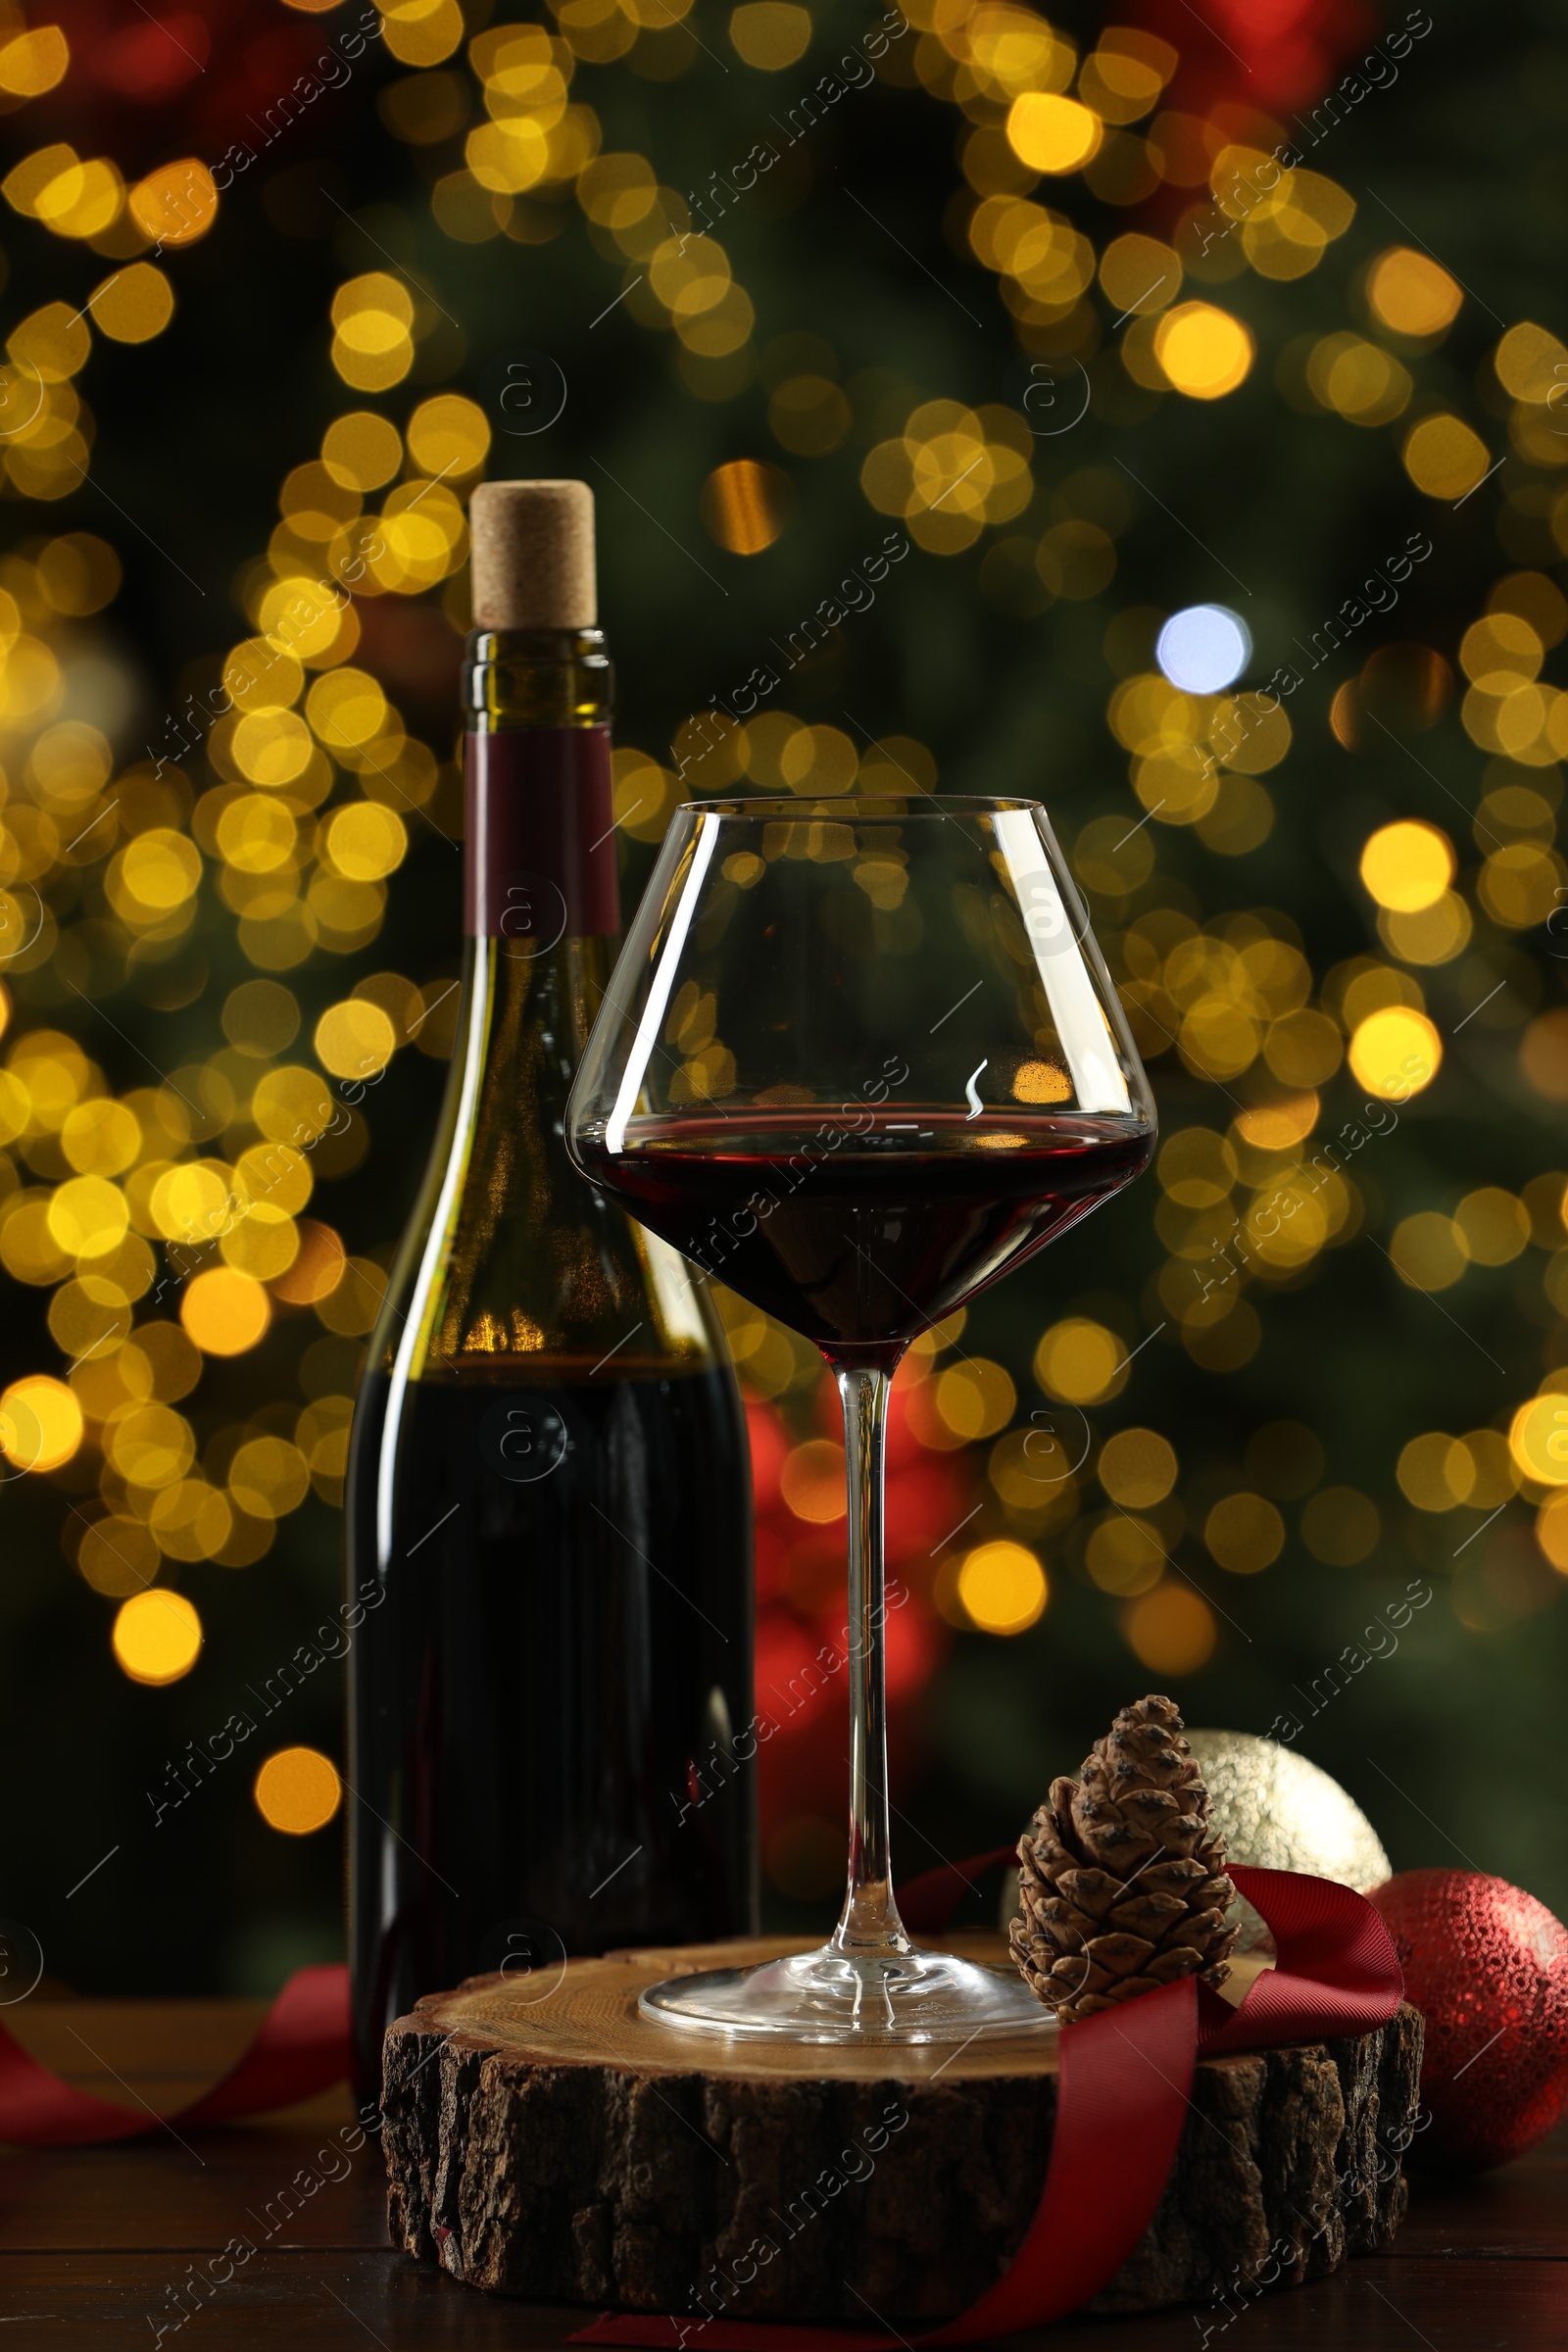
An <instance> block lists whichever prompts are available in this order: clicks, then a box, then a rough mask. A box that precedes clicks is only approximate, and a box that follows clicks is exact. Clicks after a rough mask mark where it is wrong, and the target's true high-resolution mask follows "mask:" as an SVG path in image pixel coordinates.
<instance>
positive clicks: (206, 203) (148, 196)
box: [128, 156, 218, 245]
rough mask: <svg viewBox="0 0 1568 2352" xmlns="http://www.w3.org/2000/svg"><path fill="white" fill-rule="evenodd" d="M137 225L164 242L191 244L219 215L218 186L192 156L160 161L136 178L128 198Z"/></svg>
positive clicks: (144, 233)
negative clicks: (157, 165) (163, 162)
mask: <svg viewBox="0 0 1568 2352" xmlns="http://www.w3.org/2000/svg"><path fill="white" fill-rule="evenodd" d="M128 202H129V206H130V214H131V218H132V220H133V221H135V223H136V226H137V227H138V228H139V229H140V230H141V232H142V234H143V235H144V236H146V237H150V238H152V239H154V240H155V241H156V242H158V243H160V244H164V245H193V244H194V243H195V242H196V239H197V238H198V237H204V236H205V235H206V234H207V231H208V230H209V229H210V228H211V227H212V225H213V222H214V221H216V220H217V218H218V187H217V183H216V182H215V180H214V178H213V175H212V173H211V172H209V171H208V169H207V166H206V165H205V164H204V163H201V162H199V161H198V160H197V158H196V157H194V156H186V157H184V158H183V159H182V160H181V161H180V162H178V163H172V164H160V165H159V167H158V169H157V171H155V172H148V174H147V176H146V178H145V179H142V180H138V181H137V183H136V185H135V187H133V188H132V189H131V191H130V196H129V199H128Z"/></svg>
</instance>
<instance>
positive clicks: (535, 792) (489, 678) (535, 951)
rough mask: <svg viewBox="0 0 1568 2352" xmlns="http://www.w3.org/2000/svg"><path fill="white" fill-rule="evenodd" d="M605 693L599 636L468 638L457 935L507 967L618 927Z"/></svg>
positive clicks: (487, 632) (546, 632) (490, 632)
mask: <svg viewBox="0 0 1568 2352" xmlns="http://www.w3.org/2000/svg"><path fill="white" fill-rule="evenodd" d="M612 687H613V678H612V672H611V667H610V659H609V655H608V654H607V652H606V650H605V641H604V636H603V632H602V631H600V630H598V629H476V630H474V631H473V633H472V634H471V635H470V637H469V639H468V644H467V659H466V662H465V665H464V673H463V700H464V707H465V711H466V717H467V722H468V723H467V733H466V737H465V741H464V768H465V792H466V816H467V822H466V859H465V863H466V891H465V929H466V932H467V934H468V936H469V938H470V939H477V940H486V939H488V940H496V941H499V942H501V943H503V945H504V946H505V947H506V948H507V950H508V951H509V954H510V956H511V959H512V960H513V961H514V962H516V961H519V960H520V961H524V962H529V963H532V962H537V961H539V960H540V959H541V958H549V957H551V956H554V954H555V952H556V951H557V949H559V948H560V947H562V946H563V945H564V943H565V942H567V941H570V940H578V941H583V940H590V939H601V940H603V939H608V938H610V937H612V936H613V934H614V933H615V932H616V931H617V930H618V929H619V927H620V909H619V893H618V887H617V879H616V860H615V819H614V804H613V788H612V777H611V765H610V703H611V693H612ZM498 976H499V977H502V978H504V977H505V974H500V975H498Z"/></svg>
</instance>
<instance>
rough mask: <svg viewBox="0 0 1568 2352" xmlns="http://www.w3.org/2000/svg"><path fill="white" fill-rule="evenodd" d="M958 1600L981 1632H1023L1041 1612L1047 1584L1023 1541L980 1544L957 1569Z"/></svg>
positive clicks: (1037, 1620)
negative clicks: (1021, 1542)
mask: <svg viewBox="0 0 1568 2352" xmlns="http://www.w3.org/2000/svg"><path fill="white" fill-rule="evenodd" d="M957 1592H958V1599H959V1601H960V1603H961V1604H962V1607H963V1610H964V1614H965V1615H966V1616H967V1617H968V1619H969V1622H970V1624H971V1625H973V1626H975V1627H977V1628H978V1630H979V1631H980V1632H981V1633H983V1634H1022V1633H1026V1632H1027V1631H1028V1629H1029V1627H1030V1626H1032V1625H1035V1624H1037V1623H1038V1622H1039V1620H1040V1618H1041V1617H1043V1616H1044V1614H1045V1609H1046V1602H1047V1600H1048V1598H1049V1597H1050V1588H1049V1586H1048V1584H1047V1581H1046V1572H1045V1570H1044V1569H1043V1568H1042V1567H1041V1565H1040V1562H1039V1560H1038V1559H1037V1558H1036V1557H1035V1555H1034V1553H1033V1552H1032V1551H1031V1550H1030V1549H1029V1548H1028V1546H1027V1545H1026V1544H1015V1543H1012V1542H1011V1541H1010V1540H1008V1539H1005V1538H1004V1539H1003V1540H1001V1541H999V1542H997V1543H994V1544H976V1546H975V1548H974V1549H973V1550H972V1551H969V1552H966V1553H965V1554H964V1557H963V1562H962V1565H961V1566H960V1567H959V1570H958V1584H957Z"/></svg>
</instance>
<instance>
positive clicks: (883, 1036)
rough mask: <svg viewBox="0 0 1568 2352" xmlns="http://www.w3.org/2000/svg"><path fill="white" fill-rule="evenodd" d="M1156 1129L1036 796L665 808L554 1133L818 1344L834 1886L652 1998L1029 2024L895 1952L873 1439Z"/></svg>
mask: <svg viewBox="0 0 1568 2352" xmlns="http://www.w3.org/2000/svg"><path fill="white" fill-rule="evenodd" d="M1154 1133H1155V1126H1154V1109H1153V1102H1152V1096H1151V1094H1150V1090H1149V1083H1148V1080H1147V1079H1146V1077H1145V1075H1144V1071H1143V1068H1142V1065H1141V1064H1140V1062H1139V1059H1138V1055H1137V1052H1136V1050H1135V1048H1134V1046H1133V1042H1132V1039H1131V1037H1130V1035H1129V1033H1128V1029H1127V1024H1126V1021H1125V1020H1124V1018H1123V1016H1122V1011H1121V1006H1120V1005H1119V1003H1118V1001H1117V997H1116V992H1115V989H1114V987H1113V986H1112V984H1111V981H1110V978H1109V975H1108V974H1107V972H1106V970H1105V967H1104V963H1103V960H1102V957H1101V955H1100V951H1099V949H1098V948H1097V947H1096V945H1095V942H1094V940H1093V938H1092V937H1091V936H1090V932H1089V924H1088V917H1087V915H1086V914H1085V913H1084V911H1083V908H1082V907H1081V905H1080V902H1079V900H1078V897H1077V894H1076V892H1075V891H1074V889H1073V886H1072V882H1071V880H1070V878H1069V876H1068V873H1067V869H1066V865H1065V862H1064V860H1063V858H1062V856H1061V853H1060V851H1059V849H1058V848H1057V846H1056V843H1055V840H1054V836H1053V834H1052V831H1051V826H1050V823H1049V821H1048V819H1047V816H1046V812H1045V810H1044V809H1042V808H1041V807H1040V806H1039V805H1038V804H1037V803H1034V802H1031V801H1026V800H989V799H988V800H958V799H937V798H935V797H927V796H924V795H920V794H910V795H908V796H907V797H903V798H891V797H889V798H884V797H877V798H868V799H861V798H836V799H831V800H802V799H796V800H760V799H736V800H720V801H697V802H692V803H690V804H688V805H687V806H686V807H684V808H682V809H678V810H677V811H676V814H675V817H674V820H673V822H672V824H671V826H670V829H669V831H668V833H667V834H666V835H665V838H664V844H663V849H662V854H661V856H660V858H659V862H658V864H657V866H656V867H655V870H654V874H653V877H652V879H651V881H650V883H649V885H648V889H647V891H646V893H645V894H644V897H643V901H642V904H641V906H640V907H639V909H638V912H637V916H636V919H635V921H634V922H633V924H632V927H631V931H630V933H629V935H628V937H627V940H626V945H625V948H624V950H623V952H622V955H621V956H620V960H619V962H618V963H617V965H616V967H615V971H614V975H613V979H612V981H611V985H610V989H609V991H608V993H607V995H606V998H605V1001H604V1005H603V1006H602V1008H601V1011H600V1014H599V1018H598V1020H597V1022H596V1024H595V1027H594V1030H593V1034H592V1036H591V1038H590V1039H589V1042H588V1050H587V1052H586V1054H584V1056H583V1059H582V1063H581V1066H580V1068H579V1071H578V1075H577V1081H576V1084H575V1086H574V1087H573V1089H572V1094H571V1100H570V1102H569V1103H568V1105H567V1114H566V1137H567V1148H568V1150H569V1151H570V1152H571V1155H572V1157H573V1159H574V1160H575V1162H576V1164H577V1165H578V1167H579V1168H580V1169H581V1170H582V1172H583V1174H584V1175H585V1176H586V1177H587V1178H588V1179H589V1181H590V1182H591V1183H593V1184H595V1185H598V1186H601V1187H602V1188H603V1189H604V1190H605V1191H606V1192H607V1193H610V1194H611V1195H613V1197H614V1198H615V1199H616V1200H618V1201H620V1202H621V1204H622V1205H623V1206H624V1207H625V1208H627V1209H628V1210H629V1211H630V1212H631V1214H632V1215H633V1216H635V1217H637V1218H639V1219H641V1221H642V1222H643V1223H644V1224H645V1225H648V1226H651V1227H652V1228H653V1230H654V1232H655V1233H657V1234H661V1235H662V1236H663V1238H664V1239H665V1240H666V1241H668V1242H670V1243H672V1244H673V1245H674V1247H675V1248H676V1249H677V1250H683V1251H684V1252H685V1254H686V1256H687V1257H688V1258H690V1259H691V1260H692V1261H693V1262H694V1263H695V1264H696V1265H698V1266H700V1267H702V1268H703V1269H704V1270H705V1272H707V1273H708V1274H711V1275H712V1276H714V1277H715V1278H716V1279H718V1280H719V1281H722V1282H724V1283H727V1284H729V1285H730V1286H731V1287H732V1288H733V1289H734V1290H736V1291H738V1292H739V1293H740V1295H741V1296H742V1298H744V1299H750V1300H751V1301H752V1302H753V1303H754V1304H755V1305H757V1306H760V1307H763V1308H765V1309H766V1311H767V1312H768V1313H769V1314H771V1315H775V1316H777V1317H778V1318H779V1320H780V1321H782V1322H784V1323H786V1324H788V1325H789V1326H790V1327H791V1329H793V1330H795V1331H798V1332H802V1333H804V1334H805V1335H806V1337H807V1338H809V1339H810V1340H812V1341H814V1342H815V1344H816V1346H817V1347H818V1348H820V1349H821V1350H822V1353H823V1354H824V1356H825V1357H826V1358H827V1361H828V1363H829V1365H830V1366H831V1368H832V1371H833V1374H834V1377H835V1379H836V1381H837V1383H838V1389H839V1396H840V1399H841V1402H842V1405H843V1411H844V1435H845V1451H846V1457H847V1464H848V1479H849V1541H848V1551H849V1586H850V1610H849V1684H850V1779H851V1793H850V1845H849V1884H848V1890H847V1893H846V1896H845V1902H844V1909H843V1913H842V1916H841V1917H840V1920H839V1924H838V1926H837V1928H836V1929H835V1930H834V1932H833V1935H832V1936H831V1938H830V1939H829V1941H828V1942H827V1943H825V1944H824V1945H823V1946H822V1947H821V1948H820V1950H818V1951H814V1952H809V1953H804V1954H800V1955H797V1956H795V1957H792V1958H787V1959H781V1960H774V1961H769V1962H765V1963H763V1964H762V1965H760V1966H758V1967H753V1968H747V1969H722V1970H712V1971H708V1972H706V1973H703V1974H699V1975H693V1976H686V1977H679V1978H675V1979H672V1980H671V1981H670V1982H669V1983H667V1984H663V1985H651V1986H650V1987H649V1988H648V1989H647V1990H646V1991H645V1992H644V1993H643V1995H642V1998H641V2004H640V2005H641V2008H642V2010H643V2012H644V2014H645V2015H647V2016H650V2017H653V2018H656V2019H660V2020H662V2021H664V2022H667V2023H673V2024H680V2025H686V2026H692V2027H697V2028H702V2029H707V2030H708V2031H711V2032H720V2033H728V2034H751V2035H758V2034H788V2035H791V2036H793V2037H795V2038H797V2039H802V2040H809V2041H835V2040H838V2039H840V2038H841V2037H844V2036H850V2037H855V2036H863V2037H867V2038H888V2039H893V2040H897V2041H946V2040H950V2039H951V2040H961V2039H963V2038H965V2037H966V2036H968V2035H971V2034H979V2033H997V2032H1012V2031H1016V2030H1018V2029H1020V2028H1025V2027H1040V2026H1044V2025H1048V2024H1049V2023H1050V2022H1051V2021H1050V2018H1049V2014H1048V2012H1047V2011H1046V2010H1045V2009H1043V2008H1042V2006H1041V2004H1040V2003H1039V2002H1038V2001H1037V2000H1036V1999H1035V1998H1034V1996H1033V1994H1032V1993H1031V1992H1030V1991H1029V1990H1028V1988H1027V1987H1026V1986H1025V1985H1023V1984H1022V1982H1021V1981H1020V1980H1019V1978H1018V1977H1017V1975H1016V1973H1015V1972H1014V1971H1012V1970H1011V1969H1007V1970H1001V1969H992V1968H985V1967H980V1966H977V1965H975V1964H974V1963H972V1962H968V1961H965V1960H961V1959H958V1958H956V1957H955V1956H953V1955H952V1954H949V1953H942V1952H932V1951H928V1950H924V1949H920V1948H917V1947H916V1946H915V1945H913V1944H912V1943H911V1941H910V1938H909V1936H908V1935H907V1933H906V1931H905V1928H904V1925H903V1923H902V1921H901V1920H900V1918H899V1912H898V1905H897V1903H896V1901H895V1899H894V1893H893V1881H892V1875H891V1864H890V1860H889V1850H888V1842H889V1841H888V1800H887V1755H886V1715H885V1700H884V1690H883V1611H884V1602H883V1556H882V1455H883V1431H884V1425H885V1416H886V1410H887V1400H888V1390H889V1386H890V1384H891V1381H892V1377H893V1373H894V1370H895V1368H896V1366H897V1364H898V1361H899V1358H900V1356H901V1355H902V1354H903V1353H904V1350H905V1348H907V1346H908V1344H909V1342H910V1341H911V1340H912V1339H914V1338H915V1337H916V1335H917V1334H918V1333H920V1332H922V1331H925V1330H927V1329H928V1328H929V1327H930V1326H931V1325H932V1324H933V1323H937V1322H940V1321H941V1320H942V1318H943V1317H944V1316H946V1315H950V1314H952V1313H953V1311H954V1309H955V1308H956V1307H958V1306H961V1305H962V1304H963V1303H964V1301H965V1300H966V1299H971V1298H973V1297H974V1295H975V1294H976V1292H977V1291H980V1290H982V1289H984V1288H985V1287H986V1286H987V1285H988V1284H990V1283H992V1282H995V1281H997V1280H998V1279H999V1278H1000V1276H1002V1275H1003V1274H1004V1273H1005V1272H1007V1271H1008V1270H1009V1269H1010V1268H1011V1267H1013V1266H1015V1265H1017V1264H1019V1263H1020V1262H1021V1261H1022V1260H1023V1259H1024V1258H1025V1257H1027V1256H1029V1255H1030V1254H1031V1253H1032V1252H1033V1251H1034V1250H1039V1249H1040V1248H1042V1246H1043V1245H1044V1244H1045V1243H1047V1242H1049V1241H1052V1240H1054V1239H1055V1238H1056V1237H1057V1236H1058V1235H1059V1234H1062V1233H1064V1232H1065V1231H1066V1230H1067V1228H1068V1227H1069V1226H1070V1225H1075V1224H1077V1223H1078V1222H1079V1221H1080V1220H1081V1219H1082V1218H1084V1217H1086V1216H1087V1215H1088V1214H1089V1212H1090V1211H1091V1209H1093V1208H1095V1207H1097V1206H1098V1205H1099V1203H1100V1202H1101V1201H1103V1200H1106V1199H1107V1198H1108V1197H1109V1196H1110V1195H1111V1194H1112V1193H1114V1192H1116V1191H1117V1190H1118V1189H1119V1188H1120V1187H1121V1186H1122V1185H1124V1184H1126V1183H1127V1182H1128V1181H1129V1180H1130V1179H1131V1178H1132V1177H1134V1176H1136V1175H1137V1174H1138V1173H1139V1171H1140V1170H1141V1169H1142V1168H1143V1167H1144V1166H1145V1164H1146V1162H1147V1161H1148V1158H1149V1155H1150V1152H1151V1151H1152V1147H1153V1142H1154ZM752 1728H754V1729H758V1728H760V1726H758V1727H752ZM754 1752H755V1748H754Z"/></svg>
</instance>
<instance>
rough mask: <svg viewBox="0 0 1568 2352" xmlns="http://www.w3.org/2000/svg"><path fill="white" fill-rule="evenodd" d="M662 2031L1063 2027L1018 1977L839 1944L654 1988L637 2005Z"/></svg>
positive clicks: (842, 2037)
mask: <svg viewBox="0 0 1568 2352" xmlns="http://www.w3.org/2000/svg"><path fill="white" fill-rule="evenodd" d="M637 2006H638V2009H639V2010H640V2012H641V2013H642V2015H643V2016H644V2017H646V2018H651V2019H652V2020H653V2021H654V2022H655V2023H656V2024H659V2025H666V2026H684V2027H686V2028H688V2029H689V2030H690V2031H692V2032H695V2033H699V2034H738V2035H744V2036H748V2037H750V2038H752V2039H757V2038H760V2037H761V2036H764V2035H770V2034H779V2035H783V2036H785V2037H787V2038H789V2039H791V2040H794V2041H912V2042H920V2041H944V2042H945V2041H955V2042H962V2041H968V2040H972V2039H973V2038H974V2036H975V2035H976V2034H1018V2033H1041V2032H1054V2030H1055V2022H1056V2021H1055V2019H1054V2017H1053V2015H1052V2013H1051V2011H1050V2010H1049V2009H1046V2008H1044V2007H1043V2006H1042V2005H1041V2003H1040V2002H1039V2001H1037V2000H1036V1999H1035V1996H1034V1994H1033V1993H1032V1992H1031V1991H1030V1990H1029V1988H1028V1986H1027V1985H1025V1984H1024V1983H1023V1982H1022V1980H1021V1979H1020V1978H1019V1977H1018V1976H1017V1975H1016V1974H1015V1973H1014V1972H1013V1971H1012V1970H1011V1969H998V1968H980V1967H977V1966H976V1964H975V1963H974V1962H973V1961H972V1960H959V1959H957V1958H956V1957H955V1956H954V1955H953V1954H952V1953H951V1952H925V1951H908V1952H900V1951H888V1952H874V1953H864V1952H862V1953H857V1954H855V1955H853V1956H852V1955H851V1954H849V1953H846V1952H839V1951H836V1950H835V1949H834V1947H833V1946H832V1945H831V1944H823V1946H822V1947H821V1949H820V1950H819V1951H815V1952H800V1953H797V1954H796V1955H795V1957H794V1958H792V1959H788V1960H764V1961H763V1962H762V1963H761V1964H760V1966H759V1967H756V1968H717V1969H709V1970H705V1971H704V1972H703V1973H702V1974H701V1975H699V1976H691V1977H669V1978H666V1979H665V1981H664V1982H663V1983H662V1985H648V1986H647V1988H646V1989H645V1991H644V1992H643V1994H642V1996H641V1998H640V1999H639V2001H638V2003H637Z"/></svg>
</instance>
